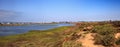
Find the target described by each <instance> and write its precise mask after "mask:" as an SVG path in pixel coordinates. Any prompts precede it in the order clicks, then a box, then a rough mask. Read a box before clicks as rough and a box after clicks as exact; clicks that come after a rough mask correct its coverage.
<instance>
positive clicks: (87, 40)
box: [77, 33, 104, 47]
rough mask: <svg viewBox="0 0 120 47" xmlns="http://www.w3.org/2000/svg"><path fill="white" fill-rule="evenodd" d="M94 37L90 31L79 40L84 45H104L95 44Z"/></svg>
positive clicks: (84, 46) (100, 46)
mask: <svg viewBox="0 0 120 47" xmlns="http://www.w3.org/2000/svg"><path fill="white" fill-rule="evenodd" d="M93 39H94V37H93V36H92V33H88V34H85V36H84V38H80V39H78V40H77V41H78V42H81V43H82V45H83V47H104V46H102V45H95V44H94V40H93Z"/></svg>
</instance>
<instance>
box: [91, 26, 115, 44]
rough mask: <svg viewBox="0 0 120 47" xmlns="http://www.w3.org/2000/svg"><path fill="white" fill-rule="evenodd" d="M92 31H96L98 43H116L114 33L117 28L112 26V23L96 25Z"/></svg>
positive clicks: (96, 41)
mask: <svg viewBox="0 0 120 47" xmlns="http://www.w3.org/2000/svg"><path fill="white" fill-rule="evenodd" d="M92 32H93V33H96V36H94V37H95V43H96V44H102V45H104V46H111V45H112V44H114V43H115V36H114V34H115V33H116V30H115V29H114V28H113V27H112V25H109V24H106V25H101V26H95V27H94V29H93V30H92Z"/></svg>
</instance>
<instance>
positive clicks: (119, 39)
mask: <svg viewBox="0 0 120 47" xmlns="http://www.w3.org/2000/svg"><path fill="white" fill-rule="evenodd" d="M116 44H117V45H120V37H119V38H118V39H117V40H116Z"/></svg>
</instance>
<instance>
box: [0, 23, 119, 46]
mask: <svg viewBox="0 0 120 47" xmlns="http://www.w3.org/2000/svg"><path fill="white" fill-rule="evenodd" d="M119 25H120V24H119V21H110V22H109V21H107V22H82V23H76V26H66V27H59V28H55V29H49V30H42V31H40V30H32V31H30V32H28V33H25V34H20V35H13V36H5V37H0V46H1V47H85V46H86V47H87V46H89V47H93V46H99V45H101V46H99V47H119V46H120V37H118V38H116V36H115V35H116V34H117V33H120V30H119V28H120V26H119ZM90 35H91V36H90ZM88 37H89V38H88ZM91 38H93V39H92V40H89V39H91ZM82 39H85V40H82ZM81 40H82V42H81ZM93 42H94V43H93ZM86 43H87V44H86ZM89 43H91V44H92V43H93V44H92V45H91V46H90V44H89Z"/></svg>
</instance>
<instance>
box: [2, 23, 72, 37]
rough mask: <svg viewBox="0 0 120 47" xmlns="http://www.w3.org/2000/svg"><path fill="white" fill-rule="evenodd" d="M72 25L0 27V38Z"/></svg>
mask: <svg viewBox="0 0 120 47" xmlns="http://www.w3.org/2000/svg"><path fill="white" fill-rule="evenodd" d="M72 25H73V24H34V25H25V26H0V36H8V35H15V34H22V33H26V32H28V31H30V30H47V29H52V28H56V27H60V26H72Z"/></svg>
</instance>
